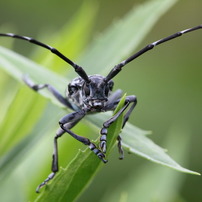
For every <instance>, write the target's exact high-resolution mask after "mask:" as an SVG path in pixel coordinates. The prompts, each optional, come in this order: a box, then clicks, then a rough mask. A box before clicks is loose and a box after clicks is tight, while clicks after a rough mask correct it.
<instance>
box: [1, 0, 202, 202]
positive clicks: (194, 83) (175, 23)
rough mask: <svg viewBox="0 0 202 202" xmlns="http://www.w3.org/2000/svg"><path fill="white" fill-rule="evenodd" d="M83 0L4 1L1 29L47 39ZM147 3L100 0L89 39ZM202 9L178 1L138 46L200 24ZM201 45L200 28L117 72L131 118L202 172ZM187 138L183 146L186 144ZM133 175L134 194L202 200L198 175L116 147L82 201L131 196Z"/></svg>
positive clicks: (153, 198) (201, 4)
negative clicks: (134, 100)
mask: <svg viewBox="0 0 202 202" xmlns="http://www.w3.org/2000/svg"><path fill="white" fill-rule="evenodd" d="M84 2H85V1H81V0H79V1H68V0H66V1H64V0H63V1H62V0H61V1H52V0H49V1H47V0H45V1H39V0H35V1H29V3H28V2H27V1H23V0H21V1H4V0H2V1H1V2H0V16H1V18H0V28H1V32H15V33H19V34H22V35H27V36H32V37H37V38H39V36H40V37H41V36H42V37H43V38H44V39H45V38H46V35H49V36H50V35H51V34H52V33H55V32H56V31H57V30H59V29H61V28H62V27H63V25H64V24H65V23H67V21H70V19H71V18H72V16H74V14H75V13H76V12H77V11H78V10H79V8H80V7H81V4H83V3H84ZM143 2H145V1H132V0H131V1H124V2H123V1H121V0H117V1H116V2H115V1H110V2H109V1H106V0H102V1H96V4H97V13H96V16H95V24H94V26H93V29H92V30H90V31H91V32H90V33H89V36H88V41H89V42H90V41H91V40H92V38H96V36H98V35H99V34H100V33H101V32H102V31H104V30H105V28H106V27H108V26H109V25H111V24H112V23H113V22H114V21H115V20H117V19H120V18H121V17H123V16H124V14H125V13H127V12H128V11H129V10H130V9H131V7H133V6H135V5H138V4H140V3H143ZM201 8H202V1H200V0H192V1H188V0H181V1H178V3H177V4H176V5H174V6H173V7H172V8H171V9H170V10H169V11H168V12H167V13H166V14H165V15H164V16H163V17H162V18H161V19H160V20H159V21H158V23H157V24H156V25H155V26H154V28H153V29H152V31H151V32H150V34H149V35H148V36H147V37H146V38H145V40H144V41H143V42H142V45H141V46H140V48H141V47H143V46H144V45H146V44H148V43H150V42H153V41H155V40H158V39H160V38H162V37H164V36H167V35H169V34H172V33H174V32H176V31H179V30H183V29H186V28H189V27H193V26H196V25H199V24H202V12H201ZM84 21H85V19H84ZM131 26H132V25H131ZM2 41H3V40H1V44H3V42H2ZM43 41H44V40H43ZM19 46H20V47H23V45H21V43H20V42H19V41H18V42H16V46H15V48H16V50H17V51H18V52H20V53H22V54H24V55H28V53H27V49H26V50H24V49H23V48H19ZM28 49H29V48H28ZM201 52H202V32H201V31H200V30H199V31H196V32H193V33H191V34H188V35H186V36H183V37H181V38H178V39H176V40H174V41H172V42H169V43H166V44H163V45H161V46H159V47H158V48H156V49H154V50H152V51H151V52H149V53H147V54H145V55H144V56H142V57H140V58H139V59H137V60H136V61H134V62H132V63H131V64H129V65H127V67H126V68H124V70H123V71H122V72H121V73H120V74H119V75H118V76H117V77H116V78H115V79H114V80H115V84H116V88H121V89H123V91H125V92H127V94H135V95H136V96H137V97H138V105H137V107H136V109H135V111H134V113H133V114H132V116H131V119H130V122H131V123H133V124H134V125H136V126H138V127H140V128H143V129H146V130H151V131H152V132H153V134H152V136H151V137H150V138H151V139H152V140H154V142H155V143H157V144H158V145H160V146H162V147H165V148H168V149H169V151H168V153H169V155H171V156H172V157H173V158H174V159H175V160H176V161H178V162H179V163H181V165H183V166H185V167H187V168H189V169H191V170H194V171H198V172H202V162H201V154H202V147H201V143H202V136H201V134H202V124H201V114H202V93H201V91H202V80H201V78H202V68H201V66H202V58H201V55H202V54H201ZM103 54H104V53H103ZM96 62H97V61H96ZM118 62H119V61H117V63H118ZM126 78H127V79H126ZM50 139H51V138H50ZM181 144H183V145H184V146H182V147H181ZM178 148H183V149H182V150H177V149H178ZM47 152H48V151H47ZM180 152H181V153H180ZM178 159H179V160H178ZM36 174H37V172H36ZM132 179H134V180H135V181H136V180H137V182H136V186H134V197H135V198H134V201H192V202H193V201H196V202H198V201H202V194H201V187H202V180H201V177H200V176H193V175H188V174H183V173H178V172H177V171H173V170H170V169H169V168H164V167H161V166H160V165H154V164H152V163H150V162H148V161H146V160H145V159H141V158H139V157H137V156H134V155H127V154H126V155H125V159H124V161H118V160H117V153H116V151H114V154H113V155H112V156H111V158H110V164H108V165H106V166H104V167H103V169H102V170H101V171H100V172H99V174H98V176H96V178H95V180H94V181H93V182H92V184H91V185H90V186H89V188H88V189H87V191H86V192H85V193H84V194H83V195H82V196H81V198H80V199H79V201H92V198H93V201H102V200H103V201H116V199H113V197H111V196H110V193H111V192H113V191H117V195H121V200H122V201H127V194H124V193H125V192H124V190H123V189H121V188H120V187H121V186H123V187H124V185H125V189H126V190H128V189H131V186H132V184H133V183H134V181H132V182H131V180H132ZM171 179H173V181H172V183H171V182H170V181H171ZM169 180H170V181H169ZM27 183H29V182H27ZM151 190H152V191H151ZM33 191H34V190H33ZM135 193H136V195H135ZM166 194H167V195H166ZM145 195H148V197H146V196H145ZM161 195H162V196H163V197H162V198H161ZM165 196H166V199H167V200H165ZM141 197H142V198H141ZM144 197H145V198H144Z"/></svg>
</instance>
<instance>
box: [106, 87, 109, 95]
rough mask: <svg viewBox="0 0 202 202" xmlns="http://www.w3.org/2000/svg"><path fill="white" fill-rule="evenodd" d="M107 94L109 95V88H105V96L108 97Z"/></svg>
mask: <svg viewBox="0 0 202 202" xmlns="http://www.w3.org/2000/svg"><path fill="white" fill-rule="evenodd" d="M108 94H109V88H108V86H106V88H105V95H106V96H108Z"/></svg>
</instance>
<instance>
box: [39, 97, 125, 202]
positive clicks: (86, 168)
mask: <svg viewBox="0 0 202 202" xmlns="http://www.w3.org/2000/svg"><path fill="white" fill-rule="evenodd" d="M124 102H125V96H124V97H123V98H122V99H121V101H120V103H119V105H118V106H117V108H116V110H115V112H114V114H116V113H117V112H118V111H119V110H120V109H121V108H122V106H123V105H124ZM122 119H123V115H121V116H120V117H119V118H118V119H117V120H116V121H115V122H114V123H113V124H112V125H111V126H110V127H109V129H108V134H110V136H109V137H108V139H107V148H108V152H107V153H109V152H110V150H111V149H112V148H113V146H114V145H115V142H116V139H117V136H118V135H119V133H120V130H121V126H122ZM95 143H98V140H96V142H95ZM102 165H103V163H102V161H101V160H100V159H99V158H98V157H96V156H95V154H94V153H93V152H92V151H90V150H89V149H88V148H86V149H85V150H84V151H79V152H78V154H77V155H76V156H75V158H74V159H73V160H72V161H71V162H70V163H69V165H68V166H67V168H65V169H62V170H61V171H60V172H59V174H58V175H57V177H56V178H54V180H53V181H52V182H51V184H50V186H46V189H45V191H44V192H43V193H42V194H41V195H40V196H39V197H38V198H37V200H36V201H56V200H57V201H67V200H68V201H74V200H75V199H76V198H77V197H78V196H79V194H81V192H82V191H83V189H84V188H85V187H86V186H87V185H88V184H89V182H90V181H91V180H92V178H93V176H94V175H95V174H96V172H97V171H98V169H99V168H100V167H101V166H102ZM61 190H63V194H62V195H61Z"/></svg>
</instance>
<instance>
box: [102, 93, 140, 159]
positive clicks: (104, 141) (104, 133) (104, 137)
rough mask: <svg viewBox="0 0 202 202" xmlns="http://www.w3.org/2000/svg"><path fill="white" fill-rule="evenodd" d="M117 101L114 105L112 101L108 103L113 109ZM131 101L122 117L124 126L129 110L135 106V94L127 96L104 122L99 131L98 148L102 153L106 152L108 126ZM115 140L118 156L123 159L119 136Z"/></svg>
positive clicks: (117, 101)
mask: <svg viewBox="0 0 202 202" xmlns="http://www.w3.org/2000/svg"><path fill="white" fill-rule="evenodd" d="M119 102H120V99H118V100H116V101H114V105H113V104H112V103H109V105H110V107H111V108H112V109H114V108H115V107H114V106H116V105H117V104H118V103H119ZM131 103H132V105H131V107H130V108H129V110H128V111H127V113H126V114H125V116H124V119H123V125H122V128H123V127H124V126H125V124H126V122H127V121H128V119H129V116H130V114H131V112H132V111H133V109H134V108H135V106H136V104H137V99H136V96H134V95H130V96H127V97H126V100H125V104H124V106H123V107H122V108H121V109H120V110H119V111H118V112H117V113H116V114H115V115H114V116H113V117H112V118H110V119H109V120H107V121H106V122H104V124H103V128H102V129H101V131H100V134H101V137H100V148H101V150H102V152H103V153H106V151H107V133H108V128H109V126H110V125H111V124H112V123H114V122H115V121H116V120H117V118H118V117H119V116H120V115H121V114H122V113H123V112H124V111H125V110H126V109H127V108H128V106H129V105H130V104H131ZM117 140H118V149H119V153H120V157H119V158H120V159H123V158H124V154H123V149H122V146H121V137H120V136H118V137H117Z"/></svg>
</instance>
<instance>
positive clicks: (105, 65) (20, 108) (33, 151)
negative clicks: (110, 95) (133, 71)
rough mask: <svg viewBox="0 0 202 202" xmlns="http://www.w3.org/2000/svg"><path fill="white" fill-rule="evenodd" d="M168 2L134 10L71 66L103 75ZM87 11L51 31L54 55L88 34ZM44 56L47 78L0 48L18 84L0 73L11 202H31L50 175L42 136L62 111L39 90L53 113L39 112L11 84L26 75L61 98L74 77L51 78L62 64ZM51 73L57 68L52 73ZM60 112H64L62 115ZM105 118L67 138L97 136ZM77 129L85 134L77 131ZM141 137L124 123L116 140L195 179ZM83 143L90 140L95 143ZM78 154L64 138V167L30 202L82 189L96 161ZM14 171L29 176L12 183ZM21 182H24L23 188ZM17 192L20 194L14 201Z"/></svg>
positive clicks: (34, 99) (113, 131)
mask: <svg viewBox="0 0 202 202" xmlns="http://www.w3.org/2000/svg"><path fill="white" fill-rule="evenodd" d="M174 2H175V0H164V1H160V0H159V1H158V0H155V1H149V2H147V3H145V4H143V5H141V6H139V7H136V8H135V9H134V10H132V11H131V12H130V13H129V14H128V15H127V16H126V17H125V18H124V19H122V20H121V21H118V22H117V23H116V24H114V25H112V26H111V27H110V28H109V29H108V30H107V31H106V32H105V33H103V34H102V35H101V36H100V37H99V38H98V39H97V40H95V41H93V42H92V43H91V45H89V47H88V48H87V50H86V51H85V52H84V53H83V55H82V56H80V57H79V59H78V60H79V64H81V66H84V67H85V70H86V71H87V72H88V73H98V74H99V73H100V74H106V72H108V71H109V70H110V69H111V67H112V66H113V65H114V64H116V63H118V62H119V61H121V60H122V59H123V58H125V57H127V56H128V55H129V54H130V53H131V52H132V51H133V50H134V49H135V48H136V47H137V46H138V44H139V43H140V42H141V40H142V39H143V38H144V36H145V35H146V34H147V33H148V32H149V30H150V29H151V28H152V26H153V25H154V24H155V22H156V21H157V20H158V19H159V18H160V16H161V15H162V14H163V13H164V12H166V10H167V9H168V8H169V7H170V6H172V5H173V3H174ZM93 5H94V4H89V5H88V6H87V7H86V6H84V7H82V9H81V11H82V12H79V14H78V17H75V19H74V21H72V22H71V24H68V25H67V26H66V27H65V28H64V29H63V30H62V33H60V32H58V33H57V34H56V37H54V39H53V38H52V39H51V41H53V42H51V44H52V43H54V42H55V44H56V45H57V48H58V49H59V50H64V51H65V53H67V54H66V55H67V56H68V57H69V55H68V52H70V51H69V43H70V41H71V40H69V42H68V39H74V38H75V35H76V34H78V32H80V33H82V35H83V36H87V35H88V34H89V33H88V31H89V30H90V29H91V26H92V24H93V18H94V15H95V10H96V5H94V6H93ZM91 11H92V12H91ZM86 13H88V19H89V20H88V22H90V23H86V24H85V26H84V24H83V18H84V16H85V14H86ZM81 25H82V26H81ZM131 25H132V26H131ZM72 26H73V27H74V28H72ZM69 29H71V30H73V31H72V32H71V34H69V35H68V38H66V33H69V32H68V31H69ZM78 30H79V31H78ZM58 38H60V40H59V39H58ZM83 39H84V40H83V41H81V38H80V40H79V44H82V46H84V45H85V43H86V40H87V37H84V38H83ZM63 41H65V42H66V45H64V43H63ZM75 43H76V42H75ZM70 44H71V43H70ZM74 47H78V46H77V45H74V46H71V51H72V52H74V54H75V55H76V53H77V52H78V51H80V50H81V49H82V47H80V48H79V49H77V48H75V49H74ZM60 48H61V49H60ZM48 55H50V53H47V55H45V54H43V57H41V50H40V53H37V51H36V52H35V54H34V58H36V60H38V61H40V63H41V64H47V63H49V62H50V61H51V68H52V69H53V70H54V71H51V70H48V69H46V68H44V67H43V66H42V65H38V64H36V63H34V62H32V61H30V60H28V59H26V58H24V57H22V56H20V55H18V54H16V53H13V52H12V51H9V50H7V49H5V48H2V47H1V48H0V66H1V68H2V69H4V71H5V72H7V74H8V75H10V76H11V77H13V78H15V79H16V80H17V81H18V82H14V81H13V80H12V79H11V78H10V77H9V76H7V75H6V74H5V72H1V75H3V78H4V79H2V81H1V80H0V82H2V84H3V85H2V89H5V86H7V90H6V92H8V91H9V93H8V94H6V95H5V91H3V90H0V93H1V97H5V98H6V100H8V101H9V102H6V101H1V106H2V109H1V112H2V114H3V115H4V117H5V118H3V119H2V118H1V119H0V121H1V123H0V124H1V129H0V135H1V136H0V138H1V148H0V152H1V153H0V154H1V156H2V158H1V161H0V169H1V174H0V178H1V179H2V180H4V183H2V184H1V185H0V186H1V190H0V195H1V196H2V199H4V197H6V194H8V193H7V191H8V190H7V187H8V184H9V183H11V181H12V182H13V187H15V186H18V189H16V190H13V195H14V196H16V197H17V196H18V198H15V199H16V201H22V200H27V198H29V199H30V200H34V199H35V198H36V195H35V194H34V193H33V191H34V188H35V187H36V186H37V184H38V183H39V182H40V181H42V180H44V178H45V177H46V175H47V172H49V170H50V169H49V168H46V164H48V162H49V164H50V160H51V159H50V158H49V157H50V154H51V146H52V144H51V143H52V142H51V140H52V137H53V136H52V137H51V136H50V135H48V134H49V133H51V134H54V132H53V131H55V126H56V124H55V123H57V121H58V119H59V117H61V116H62V114H64V113H66V112H64V110H63V109H62V108H61V105H60V104H59V103H58V102H57V101H56V100H55V99H54V98H53V97H52V96H51V95H50V94H49V93H48V92H47V91H45V90H44V91H40V93H41V94H42V95H43V96H45V97H48V98H49V99H51V101H52V102H53V103H54V104H56V106H57V108H56V107H55V106H54V105H50V104H49V105H48V106H46V107H45V108H44V106H45V103H46V100H45V99H42V98H40V96H39V95H37V94H34V93H33V92H32V91H30V89H27V88H25V87H24V86H21V84H19V82H22V76H23V75H24V74H29V76H30V77H31V79H33V80H34V82H36V83H44V82H45V83H50V84H52V85H54V86H55V87H56V88H57V89H58V90H59V91H60V92H61V93H62V92H64V86H66V84H67V83H68V82H69V81H70V79H71V78H72V77H75V73H74V75H73V74H72V73H71V72H73V71H69V70H72V69H71V67H70V68H69V69H68V71H69V72H68V76H65V77H64V76H62V75H61V74H59V73H57V72H61V71H60V70H59V69H60V66H62V63H61V61H59V60H60V59H58V58H57V57H55V56H52V55H51V56H48ZM72 57H75V56H72ZM43 58H45V60H43ZM47 61H48V62H47ZM56 66H57V69H56V68H54V67H56ZM65 70H66V69H65ZM122 102H123V101H122ZM58 106H59V107H58ZM119 107H120V106H119ZM60 108H61V109H60ZM67 111H68V112H69V110H67ZM58 112H60V114H58ZM54 113H55V114H54ZM110 116H111V114H110V113H106V114H97V115H93V116H88V117H86V119H85V120H84V123H81V124H79V126H77V127H76V128H75V131H76V132H77V133H78V134H98V132H99V129H100V127H101V123H103V122H104V121H105V120H107V119H108V118H109V117H110ZM50 117H51V120H50ZM84 125H87V126H88V127H87V128H85V126H84ZM120 126H121V119H118V121H117V122H116V123H115V124H114V125H113V126H112V127H110V131H109V134H110V137H109V139H108V143H109V144H110V146H108V148H109V151H110V150H111V148H112V147H113V146H114V142H115V139H116V137H117V135H118V133H119V131H120ZM33 128H35V129H33ZM146 134H148V131H143V130H141V129H139V128H137V127H135V126H133V125H131V124H127V125H126V127H125V128H124V130H123V131H122V134H121V135H122V137H123V146H124V148H125V149H126V150H128V151H130V152H131V153H134V154H138V155H140V156H142V157H144V158H146V159H148V160H151V161H153V162H155V163H159V164H162V165H166V166H168V167H171V168H173V169H176V170H178V171H182V172H187V173H192V174H198V173H196V172H193V171H190V170H188V169H185V168H183V167H181V166H180V165H179V164H177V163H176V162H175V161H174V160H172V159H171V158H170V157H169V156H168V155H167V154H166V153H165V151H164V149H162V148H160V147H159V146H157V145H156V144H154V143H153V142H152V141H151V140H150V139H149V138H148V137H147V136H146ZM90 138H91V139H95V138H97V136H92V137H90ZM110 141H111V142H110ZM67 145H68V146H67ZM67 147H68V151H67V150H66V148H67ZM80 148H81V144H78V143H76V141H74V140H72V139H70V138H68V141H67V143H66V144H62V145H61V153H62V152H63V157H61V158H62V159H64V158H65V160H62V164H63V165H64V167H65V168H62V169H61V171H60V172H59V173H58V174H57V175H56V178H54V180H53V181H52V182H51V183H50V184H49V185H48V186H46V188H45V191H43V193H41V194H40V196H39V197H38V198H37V200H36V201H56V199H57V201H67V200H68V201H74V200H75V199H76V198H78V196H79V195H80V194H81V193H82V191H83V190H85V188H86V187H87V186H88V185H89V183H90V182H91V181H92V179H93V177H94V176H95V175H96V173H97V171H98V169H99V168H100V167H101V165H102V162H101V161H100V160H99V159H98V158H97V157H96V156H95V155H94V154H93V153H92V152H91V151H89V149H85V150H84V151H79V152H78V153H77V151H78V149H80ZM67 153H68V154H67ZM73 157H74V158H73ZM72 158H73V160H72ZM37 161H38V162H39V163H37ZM33 162H34V163H33ZM33 164H34V165H33ZM49 164H48V165H49ZM13 168H15V169H13ZM40 171H41V172H40ZM22 172H23V173H24V174H25V175H27V176H31V177H27V176H26V177H25V179H24V181H23V180H21V182H19V176H20V174H21V173H22ZM8 176H9V178H8ZM25 181H27V182H26V183H25ZM27 184H29V185H28V188H25V186H26V185H27ZM20 190H21V192H22V195H20V194H19V191H20ZM22 190H23V191H22Z"/></svg>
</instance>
